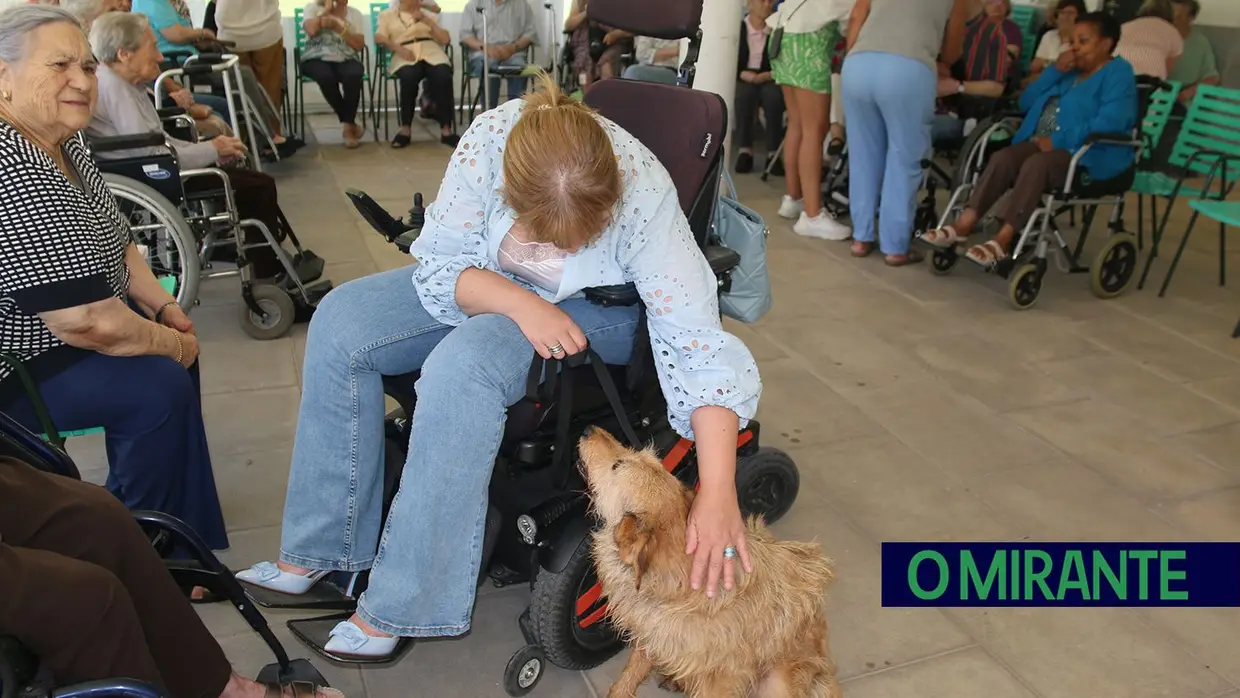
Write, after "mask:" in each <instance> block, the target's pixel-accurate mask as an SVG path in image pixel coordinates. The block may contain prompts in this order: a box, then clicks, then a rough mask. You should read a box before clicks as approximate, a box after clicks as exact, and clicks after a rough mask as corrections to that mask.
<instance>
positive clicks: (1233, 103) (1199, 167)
mask: <svg viewBox="0 0 1240 698" xmlns="http://www.w3.org/2000/svg"><path fill="white" fill-rule="evenodd" d="M1170 160H1171V163H1170V164H1171V165H1172V166H1173V167H1175V168H1177V169H1179V170H1180V171H1181V174H1180V175H1179V176H1178V177H1176V176H1173V175H1170V174H1167V173H1165V172H1159V171H1150V172H1144V173H1141V176H1139V177H1138V180H1137V183H1136V185H1135V186H1134V188H1133V189H1134V191H1136V192H1137V193H1138V195H1139V196H1150V197H1151V198H1153V197H1161V198H1165V199H1167V203H1166V209H1165V210H1164V211H1163V215H1162V221H1161V222H1160V223H1159V225H1158V227H1157V228H1156V229H1155V230H1154V239H1153V244H1152V249H1151V250H1150V256H1149V259H1147V260H1146V263H1145V269H1144V270H1143V271H1142V273H1141V280H1140V281H1139V282H1138V285H1137V288H1143V287H1144V286H1145V281H1146V278H1147V277H1148V276H1149V273H1150V268H1151V267H1152V266H1153V264H1154V259H1155V258H1157V257H1158V246H1159V243H1160V242H1161V241H1162V237H1163V234H1164V233H1165V232H1166V228H1167V221H1168V219H1169V218H1170V217H1171V209H1172V206H1173V205H1174V204H1175V202H1176V201H1177V200H1178V199H1180V198H1184V199H1186V200H1187V201H1188V205H1189V207H1190V208H1191V209H1192V210H1193V215H1192V218H1191V219H1190V220H1189V223H1188V228H1187V229H1186V230H1185V231H1184V237H1183V239H1182V240H1180V246H1179V249H1177V250H1176V253H1175V257H1174V258H1173V259H1172V261H1171V267H1170V268H1169V269H1168V270H1167V276H1166V278H1165V279H1163V283H1162V287H1161V288H1160V289H1159V291H1158V295H1159V297H1162V296H1164V295H1166V293H1167V287H1168V286H1169V285H1170V284H1171V277H1172V276H1173V275H1174V274H1175V269H1176V266H1177V265H1178V264H1179V261H1180V257H1181V255H1183V253H1184V249H1185V248H1186V247H1187V246H1188V239H1189V236H1191V235H1192V232H1193V229H1194V228H1195V227H1196V225H1197V219H1198V218H1199V217H1200V216H1202V215H1204V216H1206V217H1207V218H1210V219H1212V220H1215V221H1217V222H1218V224H1219V285H1220V286H1223V285H1225V284H1226V282H1227V226H1228V225H1232V226H1236V225H1240V207H1238V206H1237V204H1234V203H1230V202H1228V201H1227V198H1228V196H1229V195H1230V194H1231V192H1232V190H1233V189H1234V188H1235V186H1236V182H1237V180H1240V90H1233V89H1227V88H1223V87H1216V86H1213V85H1202V86H1200V87H1199V88H1198V90H1197V95H1196V97H1194V98H1193V102H1192V104H1191V105H1190V106H1189V108H1188V115H1187V116H1186V117H1185V119H1184V125H1183V127H1182V128H1181V130H1180V135H1179V137H1178V138H1177V139H1176V143H1175V147H1174V148H1173V149H1172V153H1171V158H1170ZM1194 176H1195V177H1205V181H1204V182H1203V183H1202V184H1201V186H1192V185H1189V184H1186V183H1185V180H1187V179H1188V178H1189V177H1194ZM1216 182H1217V184H1218V186H1217V187H1215V183H1216Z"/></svg>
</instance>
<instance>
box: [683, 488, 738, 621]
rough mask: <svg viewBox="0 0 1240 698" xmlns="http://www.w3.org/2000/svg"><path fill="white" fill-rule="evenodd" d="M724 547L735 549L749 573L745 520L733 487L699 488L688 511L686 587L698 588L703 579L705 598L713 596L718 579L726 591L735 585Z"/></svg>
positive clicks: (732, 565)
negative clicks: (689, 569)
mask: <svg viewBox="0 0 1240 698" xmlns="http://www.w3.org/2000/svg"><path fill="white" fill-rule="evenodd" d="M729 484H731V483H729ZM728 546H732V547H733V548H736V552H737V557H738V558H739V559H740V561H741V565H742V566H743V567H744V568H745V571H746V572H752V571H753V563H752V562H750V559H749V546H748V544H747V543H746V541H745V519H744V518H743V517H741V507H740V504H739V503H738V502H737V498H736V487H735V486H731V487H719V488H718V489H706V488H703V489H702V490H701V491H700V492H699V493H698V495H697V497H696V498H695V499H694V500H693V507H692V508H691V509H690V510H689V525H688V527H687V528H686V530H685V553H686V554H688V555H692V556H693V571H692V573H691V575H690V577H689V583H690V585H691V586H692V587H693V588H694V589H701V588H702V577H703V576H705V577H706V596H708V597H710V598H714V597H715V590H716V589H718V588H719V578H720V576H722V577H723V588H724V589H726V590H727V591H731V590H732V589H733V587H735V586H736V565H734V564H733V563H734V562H735V561H736V559H737V558H727V557H724V556H723V551H724V549H725V548H727V547H728Z"/></svg>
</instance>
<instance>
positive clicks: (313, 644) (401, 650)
mask: <svg viewBox="0 0 1240 698" xmlns="http://www.w3.org/2000/svg"><path fill="white" fill-rule="evenodd" d="M352 616H353V613H352V612H346V613H333V614H331V615H328V616H319V617H317V618H301V619H298V620H290V621H289V622H288V623H287V624H286V625H288V629H289V631H290V632H292V633H293V636H294V637H296V638H297V639H298V640H300V641H301V642H302V643H303V644H305V645H306V646H307V647H309V648H310V649H312V650H314V651H315V652H317V653H318V654H319V655H321V656H323V657H326V658H328V659H330V660H332V661H333V662H340V663H342V664H391V663H394V662H396V661H399V660H400V658H401V657H403V656H405V653H406V652H408V651H409V648H410V647H412V646H413V639H412V638H408V637H402V638H401V639H400V640H399V641H398V642H397V643H396V650H395V651H393V652H392V654H390V655H388V656H386V657H376V658H372V657H356V656H352V655H341V654H335V653H332V652H328V651H327V650H325V649H323V648H324V647H325V646H326V645H327V642H328V640H330V639H331V632H332V628H334V627H336V624H337V623H340V622H341V621H346V620H348V619H349V618H350V617H352Z"/></svg>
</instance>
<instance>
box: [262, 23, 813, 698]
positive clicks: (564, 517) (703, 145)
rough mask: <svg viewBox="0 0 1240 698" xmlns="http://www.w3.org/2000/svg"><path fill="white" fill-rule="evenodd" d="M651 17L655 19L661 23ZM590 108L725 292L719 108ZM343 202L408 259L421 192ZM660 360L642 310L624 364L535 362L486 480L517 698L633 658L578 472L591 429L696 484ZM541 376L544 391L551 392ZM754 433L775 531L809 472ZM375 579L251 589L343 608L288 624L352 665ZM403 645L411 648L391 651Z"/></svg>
mask: <svg viewBox="0 0 1240 698" xmlns="http://www.w3.org/2000/svg"><path fill="white" fill-rule="evenodd" d="M701 10H702V0H678V1H677V2H675V3H671V4H670V5H669V4H668V3H667V2H666V0H592V1H591V3H590V6H589V12H590V14H591V18H592V19H596V20H597V21H599V22H602V23H605V24H608V25H611V26H614V27H619V28H623V29H625V30H628V31H632V32H633V33H636V34H643V35H648V36H658V37H661V38H669V39H677V38H695V37H696V35H697V27H698V23H699V21H700V17H701ZM651 17H658V18H659V21H660V22H661V23H660V24H659V25H655V26H651V25H650V24H649V22H650V18H651ZM584 99H585V102H586V104H588V105H589V106H591V107H593V108H595V109H596V110H598V111H599V112H600V113H601V114H603V115H604V116H606V117H607V118H609V119H611V120H612V121H614V122H616V123H617V124H618V125H619V126H620V127H621V128H623V129H625V130H626V131H628V132H629V133H630V134H632V135H633V136H634V137H636V138H637V139H638V140H639V141H641V142H642V143H644V144H645V145H646V146H647V147H649V148H650V149H651V151H652V152H653V153H654V155H655V156H656V157H658V158H659V160H660V161H661V163H662V164H663V165H664V166H665V167H666V168H667V170H668V172H669V173H670V175H671V177H672V180H673V181H674V182H675V184H676V188H677V191H678V193H679V199H680V203H681V206H682V208H683V210H684V211H685V212H686V215H687V218H688V220H689V223H690V227H691V229H692V230H693V231H694V233H695V236H696V238H697V241H698V243H699V244H700V246H701V248H702V252H703V255H704V256H705V258H706V259H707V260H708V262H709V264H710V266H711V268H712V270H713V271H714V272H715V274H716V276H717V278H718V280H719V284H720V289H721V291H726V290H727V289H728V288H729V284H730V273H731V271H732V270H733V269H734V268H735V267H736V265H737V264H738V263H739V261H740V258H739V255H737V253H736V252H734V251H732V250H729V249H727V248H725V247H722V246H720V244H719V242H718V239H717V238H716V236H715V235H714V234H713V231H712V228H713V223H714V215H715V210H716V206H717V201H718V196H719V180H720V176H721V174H722V168H723V167H724V163H723V149H722V145H723V139H724V135H725V134H726V133H727V109H726V106H725V105H724V103H723V101H722V100H721V99H720V98H719V96H718V95H715V94H713V93H710V92H705V91H696V90H691V89H686V88H684V87H673V86H667V85H659V84H651V83H642V82H637V81H629V80H605V81H601V82H598V83H595V84H593V85H592V86H590V88H589V89H588V90H586V91H585V97H584ZM349 196H350V198H351V199H352V200H353V202H354V204H355V205H356V206H357V208H358V210H359V212H360V213H361V215H362V216H363V218H365V219H366V220H367V221H368V222H370V223H371V224H372V225H373V226H374V227H375V228H376V230H378V231H379V232H380V233H381V234H383V235H384V237H386V238H387V239H388V240H389V241H391V242H393V243H395V244H397V245H398V246H399V247H401V248H403V249H405V250H407V249H408V246H409V244H410V243H411V242H412V240H413V239H415V238H416V237H417V235H418V233H419V232H420V229H421V224H422V222H423V217H424V209H423V208H422V206H421V195H415V203H414V208H413V210H412V211H411V213H410V216H409V219H408V220H407V221H402V220H397V219H393V218H392V217H391V216H390V215H389V214H388V213H387V212H385V211H384V210H383V209H381V208H379V207H378V205H377V204H375V202H374V201H373V200H371V199H370V197H368V196H366V195H365V194H363V193H362V192H358V191H350V192H349ZM584 294H585V296H586V298H588V299H589V300H590V301H592V302H594V303H598V304H602V305H626V306H634V305H638V304H639V303H640V299H639V297H638V294H637V291H636V290H635V288H634V287H633V286H632V285H623V286H614V287H605V288H591V289H587V290H585V291H584ZM653 361H654V357H653V355H652V351H651V347H650V339H649V335H648V333H647V331H646V325H645V315H644V313H643V314H642V318H641V320H640V322H639V329H638V331H637V334H636V338H635V344H634V355H633V359H632V361H631V363H630V364H629V365H628V366H611V365H604V364H603V363H602V362H601V360H600V359H599V358H598V356H597V354H594V353H593V352H592V351H589V350H587V351H586V352H583V353H582V354H579V355H577V356H575V357H569V358H567V359H565V360H563V361H550V362H546V363H545V362H544V361H543V360H542V359H541V358H540V357H538V356H537V355H534V361H533V363H532V365H531V370H530V374H529V381H528V385H527V393H528V394H527V397H526V398H525V399H524V400H522V401H521V402H519V403H517V404H515V405H513V406H511V407H509V408H508V414H507V420H506V428H505V433H504V437H503V439H502V442H501V446H500V452H499V457H498V458H497V460H496V463H495V468H494V472H493V475H492V479H491V485H490V493H489V494H490V507H489V511H488V519H487V527H486V535H485V537H484V541H483V547H482V564H481V568H480V569H481V570H483V574H482V577H483V579H480V580H479V581H480V583H481V582H482V581H484V580H485V578H486V577H488V576H489V577H490V578H491V579H492V580H493V582H494V583H495V584H496V585H499V586H504V585H510V584H517V583H528V584H529V585H530V588H531V591H532V599H531V603H530V606H529V608H528V609H526V611H525V612H524V613H522V614H521V617H520V618H519V624H520V627H521V630H522V632H523V634H524V636H525V639H526V641H527V643H528V644H527V646H525V647H523V648H522V649H521V650H520V651H518V652H517V653H516V654H515V655H514V656H513V658H512V659H511V661H510V662H509V664H508V668H507V671H506V672H505V677H504V685H505V689H506V690H507V691H508V692H509V694H510V695H513V696H519V695H525V694H526V693H528V692H529V691H531V690H532V689H533V688H534V686H535V684H536V683H537V682H538V680H539V678H540V677H541V675H542V671H543V668H544V666H545V663H546V662H547V661H550V662H551V663H552V664H555V665H557V666H559V667H562V668H566V669H576V670H583V669H589V668H592V667H595V666H598V665H599V664H602V663H603V662H605V661H606V660H607V659H609V658H611V657H612V656H613V655H615V654H616V653H617V652H619V651H620V650H621V649H622V647H623V642H622V639H621V638H620V637H619V635H618V634H617V631H616V630H615V629H614V628H613V627H612V626H611V624H610V622H609V620H608V617H607V599H606V593H605V592H606V590H604V589H602V588H601V587H600V585H599V583H598V580H597V577H596V575H595V572H594V569H593V563H592V560H591V558H590V544H589V534H590V532H591V529H592V527H593V525H594V522H593V519H592V518H591V515H590V513H589V512H588V499H587V496H586V495H585V494H584V485H583V483H582V481H581V476H580V474H579V473H578V472H577V470H576V468H575V467H574V466H575V461H576V443H577V439H578V437H579V436H580V435H581V434H582V432H583V431H584V430H585V428H586V427H587V426H590V425H595V424H597V425H600V426H602V427H604V428H607V429H609V430H611V431H612V432H613V433H616V434H622V435H624V437H625V438H626V439H627V441H628V442H629V443H630V444H631V445H634V446H640V445H645V444H650V445H652V446H653V447H654V448H655V450H656V451H657V452H658V453H659V454H660V456H661V457H662V459H663V462H664V464H665V465H666V467H667V468H668V470H670V471H671V472H673V473H674V474H676V475H677V476H678V477H680V478H681V479H682V480H683V481H684V482H685V483H686V484H690V485H692V484H695V483H696V482H697V479H698V474H697V463H696V452H695V448H694V444H693V443H692V442H690V441H687V440H685V439H682V438H681V437H680V436H678V435H677V434H676V433H675V432H674V431H673V430H672V429H671V428H670V426H669V425H668V420H667V407H666V403H665V401H664V398H663V394H662V391H661V389H660V386H659V384H658V380H657V377H656V374H655V368H654V365H653ZM544 368H545V370H546V374H545V375H546V380H545V382H541V381H540V377H541V376H543V375H544ZM417 378H418V374H417V373H414V374H408V375H403V376H388V377H385V379H384V387H385V391H386V393H387V395H388V396H389V397H390V398H392V399H393V400H394V401H395V402H396V403H397V404H398V405H399V407H398V408H397V409H396V410H394V411H393V412H392V413H391V414H389V415H388V418H387V420H386V425H385V428H386V432H385V433H386V435H387V447H386V458H387V468H386V477H385V483H384V496H383V501H384V515H385V516H386V512H387V510H388V507H390V504H391V501H392V498H393V497H394V495H395V493H396V490H397V488H398V487H400V486H401V483H400V482H399V478H400V473H401V470H402V468H403V467H404V463H405V454H406V451H407V449H408V448H409V433H410V423H409V422H410V415H412V414H413V411H414V406H415V402H416V395H415V391H414V383H415V381H416V380H417ZM759 434H760V426H759V424H758V423H757V422H756V421H753V422H750V423H749V424H748V425H747V426H746V428H745V429H744V430H742V431H741V432H740V433H739V434H738V436H737V456H738V458H737V461H738V462H737V474H736V480H737V482H736V485H737V492H738V495H739V498H740V506H741V510H742V512H743V513H745V514H752V515H761V516H764V517H765V518H766V520H767V521H768V522H773V521H774V520H776V519H778V518H779V517H780V516H782V515H783V514H784V513H786V512H787V511H788V510H789V508H790V507H791V506H792V503H793V501H794V500H795V498H796V494H797V491H798V487H799V475H798V472H797V469H796V466H795V464H794V463H793V462H792V460H791V459H790V458H789V457H788V456H787V455H786V454H784V453H782V452H780V451H778V450H776V449H773V448H768V447H761V446H760V445H759ZM410 486H416V483H411V484H410ZM367 577H368V575H367V573H366V572H358V573H336V574H335V575H332V576H331V577H329V578H328V582H329V583H327V584H325V583H324V582H319V583H318V584H317V585H315V586H314V587H312V589H311V590H310V592H308V593H307V594H305V595H303V596H295V597H294V596H286V595H281V594H278V593H273V592H271V591H269V590H265V589H261V588H258V587H248V589H249V592H250V595H251V597H252V598H253V599H254V600H255V602H256V603H259V604H261V605H265V606H269V607H283V608H315V609H323V610H328V609H331V610H337V611H340V613H338V614H331V615H327V616H323V617H319V618H312V619H306V620H294V621H290V622H289V627H290V629H291V630H292V631H293V633H294V634H296V635H297V636H298V637H299V638H301V639H302V640H303V641H304V642H306V643H307V644H309V645H310V646H311V647H313V648H315V649H316V650H317V651H319V652H320V653H323V654H324V655H325V656H329V657H330V658H332V659H335V660H337V661H342V662H355V663H356V662H357V660H356V659H355V658H347V657H343V656H335V657H332V656H331V655H327V654H326V653H325V652H324V650H323V646H324V645H325V644H326V641H327V639H328V637H329V633H330V631H331V629H332V628H333V627H334V626H335V624H336V623H337V622H339V621H340V620H344V619H346V618H348V617H349V616H350V615H351V613H352V611H353V610H354V609H355V607H356V599H357V597H358V595H359V594H360V593H361V591H362V590H364V588H365V587H366V584H367V581H368V580H367ZM408 645H409V643H408V641H402V643H400V645H398V649H397V654H399V653H400V652H402V651H403V650H404V649H407V647H408ZM385 661H390V659H389V660H385Z"/></svg>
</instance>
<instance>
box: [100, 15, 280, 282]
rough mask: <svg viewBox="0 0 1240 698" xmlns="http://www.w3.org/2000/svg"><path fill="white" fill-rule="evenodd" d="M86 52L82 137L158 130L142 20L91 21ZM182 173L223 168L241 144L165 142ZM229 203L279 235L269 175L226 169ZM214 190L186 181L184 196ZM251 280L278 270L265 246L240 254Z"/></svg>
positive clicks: (154, 55) (154, 53) (258, 238)
mask: <svg viewBox="0 0 1240 698" xmlns="http://www.w3.org/2000/svg"><path fill="white" fill-rule="evenodd" d="M90 43H91V48H92V49H94V52H95V57H96V58H97V59H98V60H100V61H102V64H101V65H100V66H99V69H98V71H99V72H98V80H99V103H98V105H97V106H96V107H95V114H94V118H92V119H91V121H90V126H88V127H87V129H86V132H87V134H88V135H90V136H94V137H101V136H124V135H134V134H139V133H150V132H153V131H159V130H161V129H162V128H163V125H162V123H161V122H160V118H159V113H158V112H157V111H156V109H155V104H154V102H153V101H152V99H151V97H150V94H149V92H148V87H147V86H148V85H150V84H151V81H152V80H153V79H154V78H155V76H156V75H158V74H159V64H160V62H161V61H162V60H163V56H162V55H161V54H160V52H159V48H157V46H156V43H155V34H154V32H153V31H152V30H151V26H150V23H149V22H148V21H147V19H146V17H144V16H142V15H140V14H137V13H134V12H111V13H108V14H106V15H104V16H102V17H100V18H99V19H97V20H95V24H94V25H93V26H92V27H91V30H90ZM168 141H169V143H171V145H172V147H173V148H174V149H175V150H176V153H177V158H178V160H179V162H180V165H181V167H182V168H184V169H197V168H202V167H211V166H214V165H217V164H220V165H224V164H229V163H231V162H233V161H234V160H236V159H237V158H239V157H240V156H242V155H243V154H244V153H245V146H243V145H242V144H241V141H240V140H238V139H236V138H233V137H231V136H217V137H215V138H212V139H211V140H208V141H200V142H198V143H190V142H188V141H183V140H178V139H176V138H171V137H169V139H168ZM138 154H140V153H135V152H128V151H121V152H113V153H101V154H100V158H101V159H109V158H115V157H131V156H134V155H138ZM228 178H229V180H230V182H231V184H232V187H233V194H234V201H235V202H236V205H237V210H238V212H239V213H240V216H241V218H243V219H245V218H254V219H257V220H260V221H262V222H263V223H265V224H266V225H267V228H268V230H270V231H271V232H272V234H275V235H279V234H280V232H281V231H283V229H284V227H283V223H282V221H281V216H280V208H279V204H278V203H277V194H276V183H275V180H274V179H272V177H271V176H270V175H267V174H263V173H262V172H255V171H252V170H245V169H237V168H234V169H229V171H228ZM218 186H219V180H218V179H215V178H212V177H194V178H191V179H189V180H187V181H186V183H185V187H186V190H187V191H196V190H200V189H201V190H211V189H214V188H216V187H218ZM246 242H247V243H248V244H254V245H260V244H261V243H263V242H265V238H264V237H263V236H262V234H261V233H260V232H258V231H257V230H252V229H248V228H247V229H246ZM246 258H247V259H248V260H249V261H250V262H252V263H253V265H252V269H253V272H254V276H255V277H256V278H260V279H265V278H272V277H275V276H277V275H279V274H280V273H282V272H283V271H284V267H283V266H282V265H281V264H280V261H279V259H278V258H277V257H276V253H275V251H274V250H272V249H271V248H270V247H268V246H262V247H255V248H253V249H250V250H247V251H246Z"/></svg>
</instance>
